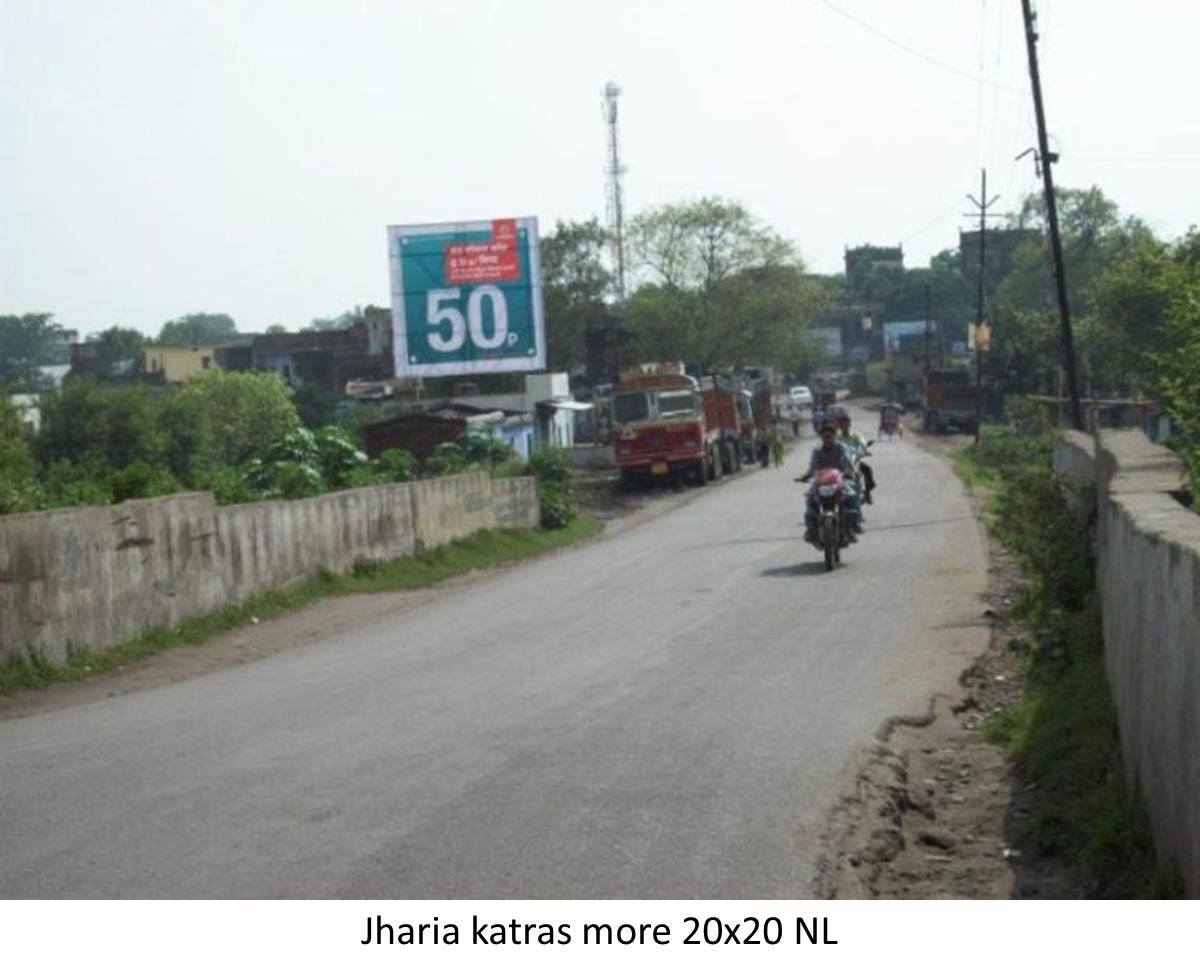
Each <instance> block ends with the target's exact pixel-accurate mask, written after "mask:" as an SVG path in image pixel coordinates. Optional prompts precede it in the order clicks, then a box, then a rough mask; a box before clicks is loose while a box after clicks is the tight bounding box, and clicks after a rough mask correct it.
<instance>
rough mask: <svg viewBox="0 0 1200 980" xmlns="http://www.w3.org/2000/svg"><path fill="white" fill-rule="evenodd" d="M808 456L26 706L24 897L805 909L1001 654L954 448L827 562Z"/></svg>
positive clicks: (19, 853)
mask: <svg viewBox="0 0 1200 980" xmlns="http://www.w3.org/2000/svg"><path fill="white" fill-rule="evenodd" d="M807 448H808V444H805V445H804V446H802V448H801V450H800V451H799V452H797V453H795V454H793V455H792V456H790V457H789V459H788V462H787V464H786V465H785V466H784V467H783V468H782V469H772V470H769V471H757V472H755V473H753V474H752V475H749V476H743V477H741V478H738V479H735V480H727V481H723V482H722V483H721V484H718V485H716V486H714V487H711V488H709V489H707V490H703V491H701V490H692V491H688V494H689V499H688V502H687V504H686V505H685V506H682V507H680V508H678V509H675V510H672V511H670V512H669V513H666V514H663V515H661V516H658V517H655V518H654V519H652V520H650V521H647V522H645V523H643V524H641V525H639V526H636V527H632V528H630V529H628V530H625V531H622V532H620V533H617V534H614V535H612V536H609V537H606V538H603V539H601V540H599V541H596V542H594V543H590V544H587V545H585V546H583V547H580V548H577V549H573V550H570V551H568V552H564V553H560V554H556V555H552V556H549V557H547V558H543V559H540V560H537V561H534V562H531V563H528V564H525V565H521V566H518V567H516V568H514V569H512V570H509V571H506V572H504V573H502V574H499V575H496V576H493V577H490V578H486V579H484V580H483V581H481V582H479V583H478V584H476V585H473V586H471V587H469V588H466V589H462V590H457V591H455V592H453V593H451V594H449V595H446V596H444V597H442V598H438V599H435V600H433V601H431V602H430V603H428V604H425V605H421V606H418V607H416V608H413V609H409V610H408V611H405V612H403V613H400V614H397V615H396V616H395V617H394V618H392V619H388V620H385V621H383V622H375V623H372V624H370V625H369V626H364V627H362V628H360V629H358V630H356V631H352V632H347V633H345V634H343V635H342V636H340V637H339V638H338V639H337V640H336V642H322V643H318V644H314V645H311V646H307V647H304V648H301V649H297V650H296V651H294V652H291V653H285V654H281V655H278V656H275V657H271V658H268V659H265V660H261V661H257V662H255V663H252V664H248V665H246V666H242V667H236V668H232V669H229V670H226V671H222V672H219V673H215V674H210V675H208V676H204V677H200V678H195V679H192V680H188V681H183V682H180V683H177V684H173V685H169V686H166V687H160V688H157V689H153V690H148V691H143V692H140V693H135V694H130V695H127V696H124V697H119V698H113V699H109V700H106V701H102V702H99V703H93V704H87V705H82V706H78V707H73V708H67V709H63V710H60V711H55V712H50V713H45V714H40V715H35V716H32V717H27V718H19V719H13V720H8V721H4V722H0V896H2V897H5V898H13V897H25V898H32V897H73V898H102V897H231V898H232V897H305V896H313V897H386V898H471V897H488V898H509V897H511V898H604V897H627V898H658V897H704V898H740V897H805V896H808V895H811V894H812V887H813V877H814V871H815V867H816V861H817V858H818V853H819V847H820V832H821V830H822V828H823V826H824V821H825V817H826V815H827V813H828V812H829V810H830V808H831V806H832V805H833V804H834V803H835V802H836V800H837V798H838V795H839V793H840V792H841V791H843V790H844V789H845V787H846V786H847V784H848V780H849V779H850V777H851V775H852V772H853V770H854V767H855V766H856V765H857V761H858V759H859V758H860V755H861V753H862V752H863V751H864V749H865V748H866V747H867V746H869V744H870V740H871V738H872V736H873V734H874V732H875V731H876V730H877V729H878V727H879V726H880V724H881V722H883V721H884V720H885V719H887V718H888V717H889V716H894V715H900V714H913V713H920V712H922V711H924V710H925V708H926V706H927V705H928V702H929V698H930V696H931V694H932V693H933V692H934V691H935V690H939V689H940V690H950V689H951V687H952V684H953V681H954V679H955V677H956V676H957V674H958V672H959V671H960V670H961V669H962V668H963V667H964V666H966V664H967V663H969V661H970V659H971V657H972V656H973V655H974V654H976V653H977V652H978V651H979V650H980V649H981V646H982V642H983V639H982V637H983V635H984V631H983V628H982V626H981V625H980V623H981V620H980V616H979V614H980V611H981V609H980V606H979V602H978V599H977V595H978V594H979V593H980V592H981V591H982V589H983V586H984V576H985V556H984V555H985V553H984V547H983V542H982V537H981V534H980V532H979V531H978V529H977V527H976V526H975V524H974V522H973V520H972V519H971V516H970V511H969V508H968V504H967V502H966V499H965V497H964V495H963V492H962V490H961V489H960V487H959V485H958V483H957V481H956V480H955V479H954V478H953V477H952V475H951V473H950V471H949V468H948V466H947V465H946V464H945V462H944V461H942V460H940V459H937V458H935V457H933V456H930V455H928V454H926V453H923V452H921V451H920V450H919V449H918V448H916V447H915V446H914V445H912V444H911V443H910V442H908V441H905V442H899V441H898V442H895V443H891V444H886V445H881V446H877V447H876V449H875V459H874V463H875V465H876V470H877V473H878V476H879V480H880V484H881V487H880V491H879V493H878V502H877V505H876V506H875V507H874V508H870V509H868V533H867V534H866V535H865V537H864V538H863V540H862V541H861V542H860V543H859V544H858V545H856V546H855V547H853V548H851V549H850V550H849V551H848V552H847V553H846V555H845V564H844V566H843V567H842V568H840V569H839V570H837V571H835V572H833V573H826V572H825V571H824V570H823V567H822V565H821V564H820V556H819V555H818V553H817V552H816V551H815V550H814V549H812V548H811V547H810V546H808V545H806V544H804V543H803V541H802V540H801V535H802V530H803V528H802V526H801V523H800V522H801V520H802V494H801V489H802V488H800V487H798V486H796V485H795V484H793V483H792V477H793V476H794V475H795V474H797V473H798V472H799V471H800V470H801V469H802V468H803V457H804V456H806V454H807Z"/></svg>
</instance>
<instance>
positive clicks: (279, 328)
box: [264, 323, 287, 333]
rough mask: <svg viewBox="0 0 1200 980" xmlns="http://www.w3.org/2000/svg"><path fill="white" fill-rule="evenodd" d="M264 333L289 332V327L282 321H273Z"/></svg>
mask: <svg viewBox="0 0 1200 980" xmlns="http://www.w3.org/2000/svg"><path fill="white" fill-rule="evenodd" d="M264 333H287V327H285V326H284V325H283V324H282V323H272V324H271V325H270V326H269V327H267V329H266V330H265V331H264Z"/></svg>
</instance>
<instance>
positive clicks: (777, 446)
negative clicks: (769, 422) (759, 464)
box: [771, 428, 783, 466]
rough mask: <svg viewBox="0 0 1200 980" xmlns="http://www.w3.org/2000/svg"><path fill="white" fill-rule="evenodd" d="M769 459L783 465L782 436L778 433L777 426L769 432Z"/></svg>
mask: <svg viewBox="0 0 1200 980" xmlns="http://www.w3.org/2000/svg"><path fill="white" fill-rule="evenodd" d="M771 459H772V460H774V462H775V465H776V466H782V465H783V436H781V435H780V434H779V429H778V428H776V429H775V431H773V432H772V433H771Z"/></svg>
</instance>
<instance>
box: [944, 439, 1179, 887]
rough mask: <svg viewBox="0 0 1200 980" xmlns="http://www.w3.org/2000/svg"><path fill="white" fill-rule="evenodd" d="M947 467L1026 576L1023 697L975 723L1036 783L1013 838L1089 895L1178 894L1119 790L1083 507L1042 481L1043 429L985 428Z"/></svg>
mask: <svg viewBox="0 0 1200 980" xmlns="http://www.w3.org/2000/svg"><path fill="white" fill-rule="evenodd" d="M955 463H956V468H957V469H958V472H959V474H960V475H961V476H962V477H963V478H964V479H965V480H968V481H969V482H973V483H975V484H976V485H978V486H982V487H983V488H985V490H986V491H987V494H988V497H989V500H988V509H989V511H990V514H991V521H990V524H991V530H992V532H993V533H994V534H995V535H996V536H997V537H998V538H999V539H1000V540H1001V541H1002V542H1003V543H1004V544H1005V545H1006V546H1007V547H1008V548H1009V549H1010V550H1011V551H1012V552H1013V554H1014V555H1016V556H1017V558H1018V559H1019V560H1020V562H1021V564H1022V566H1023V568H1024V570H1025V572H1026V575H1027V579H1028V581H1027V584H1026V586H1025V589H1024V593H1023V595H1022V596H1021V597H1020V598H1019V599H1018V601H1017V603H1016V604H1015V605H1014V607H1013V615H1014V618H1015V619H1017V620H1018V621H1020V622H1022V623H1023V624H1024V625H1025V626H1026V627H1027V628H1028V630H1029V634H1030V636H1031V638H1032V639H1031V642H1029V643H1025V642H1024V641H1015V642H1019V643H1020V651H1021V653H1020V655H1021V658H1022V672H1023V679H1024V682H1025V686H1024V694H1023V697H1022V700H1021V701H1019V702H1018V703H1016V704H1013V705H1011V706H1010V707H1008V708H1007V709H1005V710H1004V711H1002V712H1001V713H1000V714H999V715H997V716H994V717H993V718H992V719H991V720H990V721H989V723H988V725H987V727H986V728H985V735H987V737H989V738H990V739H992V740H993V741H995V742H996V743H998V744H1000V745H1002V746H1003V747H1004V748H1005V750H1006V752H1007V754H1008V756H1009V758H1010V759H1011V760H1012V762H1013V764H1014V766H1015V768H1016V771H1017V774H1018V776H1019V777H1020V778H1021V779H1022V780H1023V781H1025V782H1026V783H1028V784H1037V787H1038V791H1037V794H1036V803H1035V813H1034V815H1033V816H1032V818H1031V819H1030V821H1029V823H1028V825H1027V826H1026V827H1025V829H1024V830H1023V831H1022V841H1021V843H1022V845H1023V846H1024V847H1026V848H1028V849H1029V850H1030V851H1032V852H1033V853H1035V854H1038V855H1041V856H1043V857H1053V858H1056V859H1059V860H1062V861H1064V862H1065V863H1066V864H1067V865H1068V866H1069V867H1070V868H1071V869H1072V870H1073V871H1074V872H1075V873H1076V874H1077V875H1078V877H1079V878H1080V880H1081V881H1082V882H1084V883H1085V885H1086V889H1087V891H1088V892H1089V893H1090V894H1092V895H1094V896H1095V897H1105V898H1167V897H1177V896H1180V895H1182V885H1181V882H1180V879H1179V877H1178V875H1177V874H1176V873H1175V872H1174V870H1172V869H1163V868H1161V867H1160V866H1159V865H1158V863H1157V862H1156V860H1155V854H1154V845H1153V840H1152V838H1151V835H1150V830H1149V825H1148V822H1147V818H1146V815H1145V810H1144V808H1143V807H1142V806H1141V805H1140V803H1139V801H1138V800H1137V799H1136V798H1134V797H1132V796H1131V795H1130V794H1129V793H1128V792H1127V790H1126V788H1125V781H1124V776H1123V769H1122V765H1121V756H1120V740H1119V734H1118V730H1117V721H1116V714H1115V711H1114V708H1113V705H1112V694H1111V691H1110V689H1109V685H1108V679H1107V677H1106V676H1105V672H1104V644H1103V632H1102V629H1101V622H1100V613H1099V608H1098V605H1097V597H1096V595H1095V585H1094V583H1095V576H1094V568H1093V564H1092V557H1091V552H1090V544H1089V529H1088V525H1087V518H1088V515H1087V512H1086V510H1083V509H1080V508H1078V507H1076V508H1075V509H1072V507H1071V506H1069V504H1068V499H1067V497H1066V491H1064V489H1063V488H1062V487H1061V486H1060V485H1059V484H1058V482H1057V481H1056V480H1055V479H1054V477H1053V474H1052V472H1051V468H1050V443H1049V440H1048V438H1047V437H1046V435H1045V434H1044V433H1043V434H1041V435H1021V434H1018V433H1016V432H1012V431H1007V432H993V433H991V434H990V438H989V437H988V434H985V437H984V439H983V440H981V444H980V445H979V446H975V447H970V448H968V449H964V450H962V451H960V452H959V454H958V458H957V459H956V461H955Z"/></svg>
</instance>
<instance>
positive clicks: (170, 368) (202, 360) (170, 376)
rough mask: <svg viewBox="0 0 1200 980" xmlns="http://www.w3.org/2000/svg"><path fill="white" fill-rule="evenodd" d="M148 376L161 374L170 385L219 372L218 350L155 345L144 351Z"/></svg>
mask: <svg viewBox="0 0 1200 980" xmlns="http://www.w3.org/2000/svg"><path fill="white" fill-rule="evenodd" d="M142 356H143V357H144V358H145V360H144V363H145V371H146V373H147V374H160V375H162V376H163V379H164V380H165V381H166V382H167V383H168V384H176V383H178V382H180V381H186V380H187V379H188V378H192V377H195V376H196V375H198V374H203V373H204V372H205V371H215V370H217V357H216V348H214V347H206V346H197V347H165V346H160V345H158V344H153V345H149V346H147V347H145V348H144V349H143V355H142Z"/></svg>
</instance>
